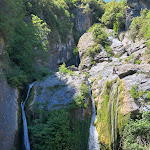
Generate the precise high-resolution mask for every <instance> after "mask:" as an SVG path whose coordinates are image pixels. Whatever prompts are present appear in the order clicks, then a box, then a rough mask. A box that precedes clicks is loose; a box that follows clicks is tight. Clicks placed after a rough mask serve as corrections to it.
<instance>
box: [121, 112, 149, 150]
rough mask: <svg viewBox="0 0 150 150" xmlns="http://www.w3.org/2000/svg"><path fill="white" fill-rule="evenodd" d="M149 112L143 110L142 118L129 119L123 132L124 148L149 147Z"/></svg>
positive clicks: (142, 148)
mask: <svg viewBox="0 0 150 150" xmlns="http://www.w3.org/2000/svg"><path fill="white" fill-rule="evenodd" d="M149 118H150V112H149V111H147V112H143V114H142V119H140V120H133V119H131V120H130V121H129V122H128V124H127V125H126V127H125V130H124V132H123V144H124V148H125V149H128V150H133V149H139V150H146V149H148V147H149V137H150V132H149V129H150V119H149Z"/></svg>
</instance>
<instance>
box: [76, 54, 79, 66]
mask: <svg viewBox="0 0 150 150" xmlns="http://www.w3.org/2000/svg"><path fill="white" fill-rule="evenodd" d="M78 66H79V63H78V56H76V67H78Z"/></svg>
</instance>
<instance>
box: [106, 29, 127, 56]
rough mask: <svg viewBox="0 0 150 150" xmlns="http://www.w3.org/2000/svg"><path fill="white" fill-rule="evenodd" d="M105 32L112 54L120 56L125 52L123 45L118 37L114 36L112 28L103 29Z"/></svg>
mask: <svg viewBox="0 0 150 150" xmlns="http://www.w3.org/2000/svg"><path fill="white" fill-rule="evenodd" d="M105 32H106V33H107V35H108V41H109V43H110V44H111V47H110V48H111V50H112V52H113V53H114V55H118V56H121V55H122V54H124V52H125V48H124V45H123V44H122V42H121V41H120V40H119V39H118V37H115V32H114V31H113V30H112V29H105Z"/></svg>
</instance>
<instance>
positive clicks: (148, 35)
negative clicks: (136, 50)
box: [130, 9, 150, 51]
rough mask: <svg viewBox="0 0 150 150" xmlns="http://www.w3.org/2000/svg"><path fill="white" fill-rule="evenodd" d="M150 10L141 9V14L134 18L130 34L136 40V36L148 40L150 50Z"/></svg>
mask: <svg viewBox="0 0 150 150" xmlns="http://www.w3.org/2000/svg"><path fill="white" fill-rule="evenodd" d="M149 29H150V11H149V10H147V9H143V10H141V16H139V17H136V18H134V19H133V21H132V23H131V26H130V36H131V39H132V40H133V41H134V40H135V38H138V39H142V38H144V39H145V40H146V45H147V47H148V51H149V49H150V30H149Z"/></svg>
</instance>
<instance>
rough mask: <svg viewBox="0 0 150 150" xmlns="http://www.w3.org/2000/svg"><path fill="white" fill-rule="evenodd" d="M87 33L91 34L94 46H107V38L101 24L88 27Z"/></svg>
mask: <svg viewBox="0 0 150 150" xmlns="http://www.w3.org/2000/svg"><path fill="white" fill-rule="evenodd" d="M89 31H91V32H92V34H93V36H94V41H95V43H96V44H101V45H103V46H105V45H106V44H107V39H108V37H107V34H106V32H105V31H104V29H103V28H102V27H101V24H98V23H97V24H94V25H93V26H92V27H90V29H89Z"/></svg>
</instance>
